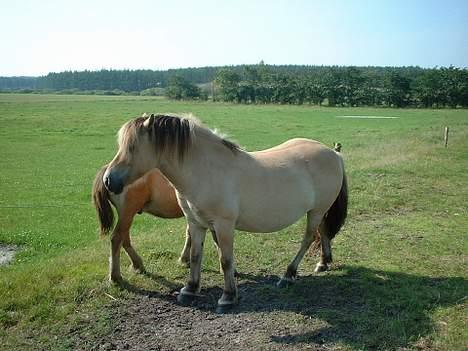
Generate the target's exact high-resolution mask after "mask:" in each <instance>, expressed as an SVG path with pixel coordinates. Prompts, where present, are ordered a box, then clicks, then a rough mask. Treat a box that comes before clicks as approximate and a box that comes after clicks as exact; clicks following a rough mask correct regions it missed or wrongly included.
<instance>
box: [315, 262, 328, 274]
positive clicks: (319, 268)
mask: <svg viewBox="0 0 468 351" xmlns="http://www.w3.org/2000/svg"><path fill="white" fill-rule="evenodd" d="M325 271H328V266H327V265H326V264H323V263H317V266H315V269H314V272H315V273H320V272H325Z"/></svg>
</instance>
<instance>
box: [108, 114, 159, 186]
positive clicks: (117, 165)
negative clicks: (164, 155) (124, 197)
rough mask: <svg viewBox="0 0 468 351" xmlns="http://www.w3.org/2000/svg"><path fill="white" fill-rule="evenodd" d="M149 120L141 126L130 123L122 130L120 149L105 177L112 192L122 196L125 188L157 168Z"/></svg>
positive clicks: (119, 137) (120, 133)
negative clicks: (149, 130)
mask: <svg viewBox="0 0 468 351" xmlns="http://www.w3.org/2000/svg"><path fill="white" fill-rule="evenodd" d="M137 120H138V119H137ZM137 120H136V121H137ZM149 120H150V118H146V119H145V120H144V122H143V123H139V124H138V123H135V121H130V122H127V123H126V124H125V125H123V126H122V128H121V129H120V131H119V135H118V143H119V149H118V151H117V154H116V155H115V157H114V159H113V160H112V162H111V163H109V166H108V167H107V171H106V172H105V173H104V176H103V181H104V184H105V186H106V188H107V189H108V190H109V191H110V192H112V193H114V194H120V193H121V192H122V191H123V188H124V186H126V185H128V184H131V183H132V182H133V181H135V180H136V179H138V178H139V177H141V176H142V175H143V174H144V173H146V172H147V171H149V170H150V169H152V168H155V167H157V158H156V155H155V148H154V145H152V143H151V140H150V137H149V133H148V125H149Z"/></svg>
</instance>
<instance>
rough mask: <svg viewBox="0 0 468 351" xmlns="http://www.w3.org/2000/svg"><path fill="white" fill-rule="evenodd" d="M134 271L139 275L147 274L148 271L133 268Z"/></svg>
mask: <svg viewBox="0 0 468 351" xmlns="http://www.w3.org/2000/svg"><path fill="white" fill-rule="evenodd" d="M133 271H134V272H135V273H137V274H145V273H146V269H145V267H133Z"/></svg>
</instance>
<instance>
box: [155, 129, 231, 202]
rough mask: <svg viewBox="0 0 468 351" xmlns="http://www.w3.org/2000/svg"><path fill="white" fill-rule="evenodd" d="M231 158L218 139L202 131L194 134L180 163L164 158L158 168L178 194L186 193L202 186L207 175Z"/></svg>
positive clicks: (229, 152) (173, 158)
mask: <svg viewBox="0 0 468 351" xmlns="http://www.w3.org/2000/svg"><path fill="white" fill-rule="evenodd" d="M232 156H233V153H232V151H231V150H229V149H228V148H227V147H226V146H225V145H223V144H222V142H221V140H220V139H219V137H217V136H215V135H212V134H211V132H210V131H207V130H202V131H201V132H199V133H196V134H195V137H194V139H193V140H192V143H191V145H190V147H189V149H188V150H187V153H186V154H185V156H184V159H183V160H182V161H178V160H177V159H176V158H175V157H164V158H163V159H161V163H160V167H159V168H160V170H161V171H162V172H163V174H164V175H165V176H166V178H167V179H168V180H169V181H170V182H171V183H172V184H173V185H174V187H175V188H176V189H177V190H178V191H179V192H182V193H187V192H189V191H193V189H197V187H198V186H200V185H202V183H203V182H204V179H205V178H206V176H207V174H208V173H210V172H212V171H216V169H217V168H222V167H225V166H226V165H225V163H226V161H227V160H229V158H230V157H232ZM217 163H219V165H217Z"/></svg>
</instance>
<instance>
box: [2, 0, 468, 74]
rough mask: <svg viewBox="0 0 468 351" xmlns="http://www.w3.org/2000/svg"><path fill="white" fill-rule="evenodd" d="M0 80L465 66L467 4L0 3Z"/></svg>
mask: <svg viewBox="0 0 468 351" xmlns="http://www.w3.org/2000/svg"><path fill="white" fill-rule="evenodd" d="M0 48H1V50H0V76H12V75H42V74H47V73H48V72H51V71H54V72H58V71H63V70H84V69H90V70H97V69H101V68H116V69H121V68H130V69H138V68H147V69H168V68H178V67H200V66H212V65H234V64H248V63H258V62H259V61H260V60H264V61H265V63H269V64H308V65H359V66H367V65H374V66H409V65H418V66H422V67H434V66H449V65H454V66H457V67H468V0H458V1H456V0H444V1H442V0H441V1H432V0H406V1H401V0H388V1H386V0H374V1H372V0H368V1H365V0H356V1H354V0H348V1H345V0H341V1H339V0H336V1H333V0H329V1H318V0H317V1H314V0H309V1H307V0H302V1H300V0H289V1H280V0H269V1H264V0H257V1H255V0H251V1H248V0H237V1H234V0H232V1H227V0H225V1H223V0H218V1H215V0H207V1H205V0H198V1H180V0H166V1H159V0H147V1H145V0H132V1H128V0H126V1H119V0H113V1H107V0H106V1H100V0H94V1H90V0H80V1H65V0H60V1H59V0H37V1H33V0H30V1H24V0H16V1H10V0H0Z"/></svg>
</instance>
